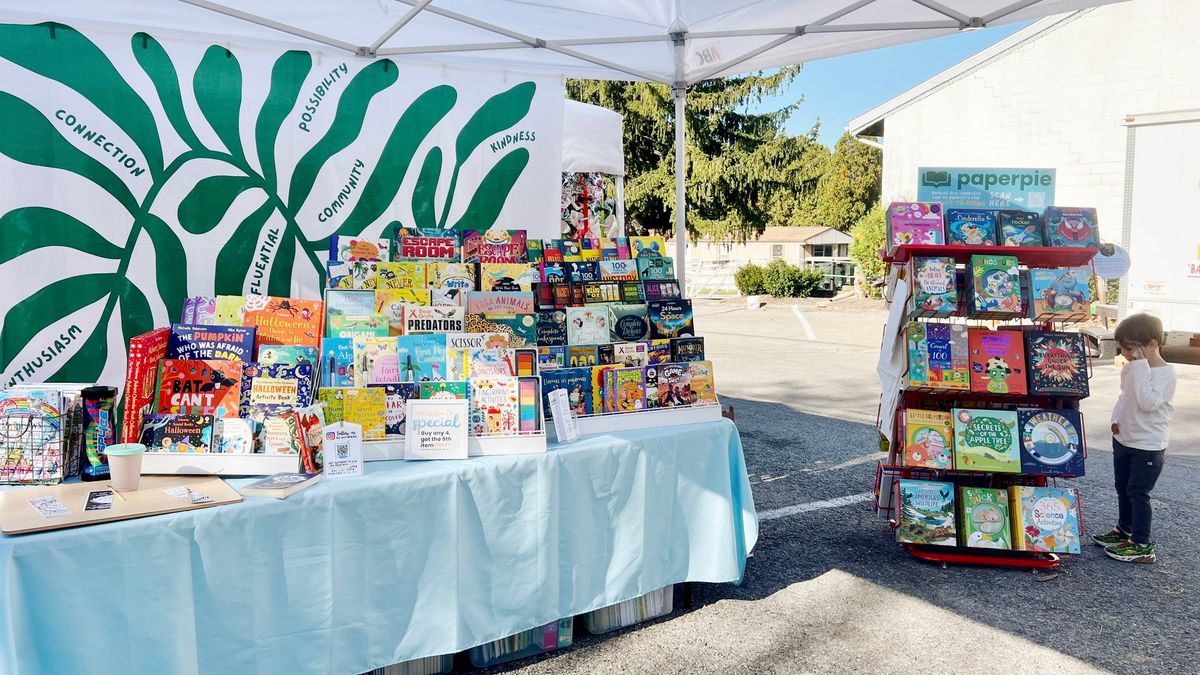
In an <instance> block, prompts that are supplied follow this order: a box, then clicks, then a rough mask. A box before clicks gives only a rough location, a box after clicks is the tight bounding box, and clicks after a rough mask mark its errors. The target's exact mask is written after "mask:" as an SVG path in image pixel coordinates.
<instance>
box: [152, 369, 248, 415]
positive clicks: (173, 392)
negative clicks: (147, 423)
mask: <svg viewBox="0 0 1200 675" xmlns="http://www.w3.org/2000/svg"><path fill="white" fill-rule="evenodd" d="M242 366H243V364H242V362H241V361H216V360H208V361H202V360H185V359H164V360H163V361H162V364H161V365H160V366H159V369H158V389H157V393H156V397H155V398H156V400H157V401H158V405H157V406H156V410H157V412H159V413H162V414H199V415H204V414H207V415H214V416H216V417H237V416H238V400H239V396H240V392H241V387H242V382H243V378H242Z"/></svg>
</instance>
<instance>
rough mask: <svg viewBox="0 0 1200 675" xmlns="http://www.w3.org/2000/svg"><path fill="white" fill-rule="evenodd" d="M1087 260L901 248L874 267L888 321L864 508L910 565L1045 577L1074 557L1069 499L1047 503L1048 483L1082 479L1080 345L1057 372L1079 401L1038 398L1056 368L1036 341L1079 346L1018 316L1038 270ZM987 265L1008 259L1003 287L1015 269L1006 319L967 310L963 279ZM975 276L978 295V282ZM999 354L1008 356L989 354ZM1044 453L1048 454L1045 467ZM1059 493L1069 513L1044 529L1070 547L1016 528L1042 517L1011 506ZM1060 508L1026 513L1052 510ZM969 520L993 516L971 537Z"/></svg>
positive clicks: (967, 281)
mask: <svg viewBox="0 0 1200 675" xmlns="http://www.w3.org/2000/svg"><path fill="white" fill-rule="evenodd" d="M1096 253H1097V249H1095V248H1068V247H1046V246H1030V247H1015V246H1003V247H1001V246H970V245H899V246H894V247H892V248H891V250H889V251H888V252H887V253H885V254H884V255H883V259H884V261H885V262H887V263H889V265H890V272H889V283H888V287H887V296H886V298H887V299H888V300H889V303H890V304H891V312H890V320H889V324H888V327H887V328H886V329H885V335H884V340H883V345H882V347H881V357H880V364H881V366H880V373H881V380H882V381H883V385H884V389H883V395H882V397H881V403H880V408H879V416H878V418H877V428H878V430H879V432H880V436H881V449H883V450H886V451H887V453H888V455H887V459H886V460H885V461H881V462H879V463H878V466H877V469H876V473H875V484H874V495H875V501H874V507H875V509H876V512H877V513H879V514H880V515H882V516H884V517H886V518H887V519H888V522H889V526H890V528H891V529H892V530H894V531H896V533H897V539H898V541H899V542H900V543H901V545H902V546H904V547H905V549H907V550H908V551H909V553H911V554H912V555H913V556H914V557H916V558H918V559H921V560H926V561H930V562H940V563H943V564H973V565H992V566H1003V567H1018V568H1025V569H1052V568H1055V567H1058V566H1059V565H1060V564H1061V562H1062V559H1061V558H1060V556H1059V555H1058V553H1060V552H1076V551H1077V550H1078V540H1079V538H1080V537H1082V518H1081V517H1080V516H1079V513H1080V510H1081V509H1080V506H1079V503H1078V497H1077V495H1075V493H1074V491H1073V490H1065V489H1064V490H1057V491H1056V487H1057V485H1056V481H1057V479H1058V478H1066V477H1072V476H1080V475H1083V466H1084V460H1085V459H1086V455H1087V450H1086V443H1085V441H1084V439H1085V437H1086V431H1085V428H1084V427H1083V420H1082V417H1081V416H1080V415H1079V413H1078V409H1079V400H1080V399H1081V398H1083V397H1085V396H1086V395H1087V385H1086V377H1087V376H1088V375H1089V374H1090V362H1087V361H1086V359H1087V355H1086V352H1084V351H1083V348H1082V342H1081V341H1080V342H1079V343H1078V345H1079V348H1078V350H1074V349H1072V350H1068V351H1070V353H1071V355H1072V356H1074V357H1076V360H1074V361H1073V362H1071V363H1068V364H1066V365H1065V366H1063V371H1064V372H1063V373H1062V374H1061V378H1062V380H1063V381H1069V383H1070V385H1080V384H1081V386H1082V388H1081V389H1078V388H1077V390H1075V391H1069V390H1070V389H1071V386H1068V385H1064V386H1063V387H1062V388H1060V389H1059V390H1057V391H1056V390H1055V389H1054V387H1052V386H1042V385H1044V384H1045V383H1044V382H1043V381H1042V380H1040V379H1037V378H1038V377H1040V374H1041V373H1043V372H1044V371H1045V370H1046V369H1049V368H1051V367H1052V366H1054V365H1055V364H1056V363H1057V362H1055V363H1051V361H1052V360H1054V359H1061V358H1066V355H1065V354H1064V353H1063V352H1062V351H1058V350H1055V349H1052V353H1051V354H1049V355H1048V353H1047V352H1046V351H1044V350H1042V348H1041V343H1040V342H1038V339H1039V337H1038V336H1043V335H1045V336H1050V337H1049V338H1047V339H1065V338H1063V336H1066V338H1070V337H1071V336H1074V335H1077V334H1073V333H1060V332H1053V331H1055V330H1056V327H1058V324H1061V323H1066V322H1068V321H1077V320H1080V318H1079V317H1078V316H1077V315H1073V314H1070V313H1063V314H1061V315H1050V314H1047V313H1046V311H1050V310H1046V311H1043V312H1042V313H1039V311H1030V310H1029V306H1030V305H1031V304H1033V300H1034V298H1032V297H1031V296H1032V295H1033V293H1031V289H1030V281H1029V280H1030V278H1031V277H1032V275H1033V274H1034V272H1037V273H1038V274H1045V273H1044V272H1043V270H1045V269H1049V268H1081V267H1084V266H1087V265H1089V264H1090V261H1091V259H1092V257H1093V256H1094V255H1095V254H1096ZM985 256H991V257H994V256H1007V257H1008V262H1007V263H1005V264H1011V263H1012V262H1013V261H1014V260H1015V265H1013V266H1012V278H1013V279H1014V280H1016V279H1017V278H1018V277H1017V270H1018V269H1019V278H1020V281H1021V283H1020V287H1019V289H1017V290H1015V291H1014V294H1019V297H1020V302H1021V303H1022V305H1021V307H1020V308H1019V309H1018V310H1016V311H1013V312H1011V315H1010V316H1007V317H1004V316H1003V315H1002V313H1000V312H997V313H995V314H989V313H988V312H987V311H985V310H987V309H989V308H987V307H980V306H977V305H973V303H976V302H977V301H978V300H977V299H978V294H976V293H975V290H976V289H975V286H974V285H973V284H972V281H973V278H972V277H973V272H974V271H975V270H973V269H972V268H973V267H982V265H983V263H985V262H986V261H985V259H984V258H983V257H985ZM925 259H936V260H939V261H940V262H939V263H938V264H939V265H940V266H941V269H940V270H934V271H935V272H937V273H940V274H942V275H944V277H945V278H946V279H948V280H949V281H948V284H944V287H946V289H947V294H946V297H947V298H948V300H944V301H943V302H942V304H941V305H940V306H939V305H938V303H937V302H936V299H935V302H933V303H930V302H928V301H927V298H928V294H929V288H930V284H929V283H927V282H928V279H927V278H921V275H922V274H923V272H922V271H921V270H919V269H918V266H919V265H920V264H922V262H923V261H924V260H925ZM964 268H965V269H964ZM974 276H975V279H974V282H975V284H976V285H978V284H979V281H978V276H979V275H978V274H975V275H974ZM1064 283H1066V282H1064ZM935 285H936V284H935ZM937 290H938V289H936V288H935V292H936V291H937ZM964 291H965V292H964ZM922 293H925V295H923V296H922V295H921V294H922ZM973 295H974V296H975V297H972V296H973ZM1014 297H1016V295H1014ZM1037 307H1039V308H1040V307H1041V306H1040V305H1038V306H1037ZM1030 317H1035V318H1030ZM934 326H937V328H934ZM1058 328H1059V329H1061V327H1058ZM935 335H936V337H937V340H935ZM914 336H915V337H914ZM968 336H969V339H968ZM1031 340H1032V342H1031ZM985 341H990V342H985ZM997 342H1001V343H1004V346H1005V347H1007V348H1008V349H1009V350H1010V351H1003V350H1001V351H996V349H995V343H997ZM1031 345H1032V346H1031ZM1074 345H1075V342H1074V341H1072V347H1074ZM1051 347H1052V348H1057V347H1058V343H1053V344H1052V345H1051ZM901 352H904V353H903V354H902V353H901ZM989 355H991V358H989ZM1059 365H1061V364H1059ZM889 366H890V371H889V369H888V368H889ZM1030 371H1036V372H1033V373H1031V372H1030ZM1068 372H1069V373H1070V374H1069V375H1068V374H1067V373H1068ZM889 374H890V376H889ZM1055 374H1056V375H1058V373H1055ZM1027 375H1028V378H1029V380H1028V386H1027V382H1026V380H1027ZM1039 413H1042V414H1045V415H1047V416H1049V417H1050V418H1052V419H1051V420H1050V422H1056V421H1061V420H1062V419H1066V420H1068V421H1069V422H1071V424H1068V425H1066V432H1067V433H1066V434H1063V433H1057V432H1059V431H1060V427H1053V428H1051V427H1050V426H1048V425H1047V424H1043V423H1042V421H1041V420H1040V419H1039V418H1038V416H1037V415H1038V414H1039ZM980 418H983V419H982V420H981V419H980ZM1018 420H1020V424H1018ZM973 424H975V425H977V426H972V425H973ZM939 425H940V426H939ZM930 429H932V431H931V430H930ZM1047 444H1049V445H1047ZM1051 453H1059V454H1057V455H1054V456H1053V457H1049V458H1048V456H1049V455H1050V454H1051ZM1060 455H1061V457H1063V458H1065V459H1061V460H1060V459H1059V456H1060ZM1039 461H1042V462H1044V464H1038V462H1039ZM1035 490H1041V491H1043V492H1037V493H1035V492H1034V491H1035ZM922 491H924V492H926V493H929V494H922ZM1057 492H1062V493H1069V496H1068V497H1066V498H1065V500H1064V501H1063V503H1065V504H1067V505H1068V508H1067V510H1066V511H1065V512H1064V513H1061V514H1060V513H1057V512H1056V513H1055V514H1053V517H1056V518H1065V519H1066V520H1067V521H1068V522H1070V521H1071V520H1074V521H1075V523H1076V524H1075V525H1074V527H1075V528H1076V532H1075V534H1074V535H1073V536H1074V541H1073V542H1072V541H1069V540H1066V541H1064V538H1063V537H1062V536H1059V538H1058V539H1055V538H1054V536H1053V535H1050V536H1045V535H1046V534H1047V533H1046V532H1044V531H1039V530H1038V528H1037V527H1036V524H1035V525H1034V526H1029V525H1026V524H1027V523H1029V520H1028V518H1031V517H1032V518H1038V517H1041V516H1042V515H1043V514H1042V512H1041V511H1038V510H1037V509H1030V508H1029V507H1026V508H1025V509H1024V510H1022V503H1023V502H1022V499H1025V500H1032V499H1034V497H1032V496H1030V495H1035V494H1037V495H1043V496H1044V495H1046V494H1051V495H1053V494H1056V493H1057ZM989 494H990V495H992V496H990V497H989V496H988V495H989ZM930 499H932V500H933V501H930ZM938 500H941V501H938ZM980 502H984V503H982V504H981V503H980ZM1058 503H1059V502H1058V500H1057V499H1053V500H1052V501H1051V502H1046V501H1045V500H1044V499H1043V500H1042V501H1037V502H1036V504H1037V505H1038V506H1042V505H1044V504H1052V506H1053V508H1054V509H1058V508H1059V507H1058ZM972 509H976V510H972ZM1011 510H1016V511H1017V513H1016V514H1015V515H1012V514H1010V511H1011ZM1030 511H1032V514H1033V515H1031V513H1030ZM1071 511H1073V512H1074V513H1071ZM979 513H983V514H984V515H985V516H986V515H989V513H990V515H991V516H993V517H992V518H990V521H991V525H990V526H989V527H988V528H985V529H984V530H983V532H980V530H979V527H978V526H979V522H978V521H979V519H978V518H977V514H979ZM1022 517H1024V518H1026V520H1020V519H1021V518H1022ZM985 520H988V519H986V518H985ZM914 521H915V524H914ZM968 521H969V522H968ZM1038 524H1040V522H1039V523H1038ZM1010 527H1011V529H1010ZM922 539H925V540H922ZM1047 541H1048V542H1049V543H1048V544H1047Z"/></svg>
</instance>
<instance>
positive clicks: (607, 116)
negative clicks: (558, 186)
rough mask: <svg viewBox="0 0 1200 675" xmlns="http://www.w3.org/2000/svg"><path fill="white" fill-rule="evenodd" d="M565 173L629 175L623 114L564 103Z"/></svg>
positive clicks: (573, 102) (578, 103)
mask: <svg viewBox="0 0 1200 675" xmlns="http://www.w3.org/2000/svg"><path fill="white" fill-rule="evenodd" d="M562 156H563V169H562V170H563V171H565V172H568V173H606V174H609V175H611V176H624V175H625V151H624V146H623V144H622V138H621V115H619V114H618V113H615V112H613V111H611V110H609V109H608V108H601V107H600V106H595V105H588V104H587V103H580V102H579V101H566V102H564V104H563V150H562Z"/></svg>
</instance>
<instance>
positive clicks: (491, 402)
mask: <svg viewBox="0 0 1200 675" xmlns="http://www.w3.org/2000/svg"><path fill="white" fill-rule="evenodd" d="M517 388H518V380H517V378H516V377H472V378H471V388H470V391H471V395H470V397H469V398H470V423H471V427H470V429H471V434H472V435H475V436H483V435H488V434H515V433H517V432H518V431H520V426H519V423H518V417H519V406H518V391H517Z"/></svg>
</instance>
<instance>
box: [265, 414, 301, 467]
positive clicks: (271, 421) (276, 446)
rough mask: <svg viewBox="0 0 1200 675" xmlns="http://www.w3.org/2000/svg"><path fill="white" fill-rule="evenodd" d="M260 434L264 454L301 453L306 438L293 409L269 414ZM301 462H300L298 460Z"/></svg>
mask: <svg viewBox="0 0 1200 675" xmlns="http://www.w3.org/2000/svg"><path fill="white" fill-rule="evenodd" d="M261 429H262V430H261V431H260V432H259V434H258V443H259V446H260V452H261V453H262V454H264V455H297V456H299V455H300V452H301V450H302V448H303V447H304V439H303V438H302V437H301V435H300V425H299V424H297V423H296V416H295V415H294V414H292V411H290V410H288V411H284V412H281V413H279V414H278V415H271V416H268V417H267V418H266V419H264V420H263V421H262V426H261ZM297 463H299V462H297Z"/></svg>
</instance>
